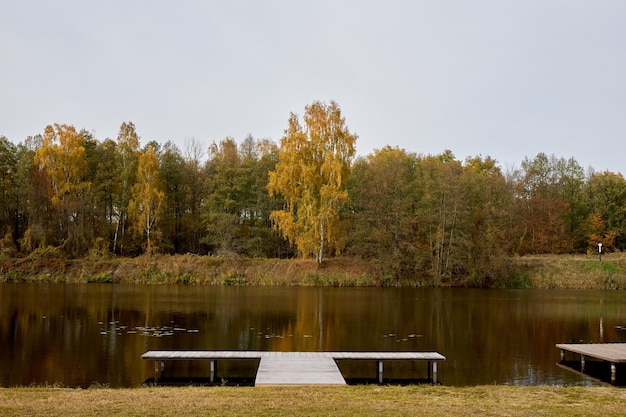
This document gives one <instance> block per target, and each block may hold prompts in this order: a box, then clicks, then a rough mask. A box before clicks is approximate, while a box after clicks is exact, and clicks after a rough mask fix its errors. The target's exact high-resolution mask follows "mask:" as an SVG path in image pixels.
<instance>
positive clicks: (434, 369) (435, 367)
mask: <svg viewBox="0 0 626 417" xmlns="http://www.w3.org/2000/svg"><path fill="white" fill-rule="evenodd" d="M433 384H434V385H437V361H434V362H433Z"/></svg>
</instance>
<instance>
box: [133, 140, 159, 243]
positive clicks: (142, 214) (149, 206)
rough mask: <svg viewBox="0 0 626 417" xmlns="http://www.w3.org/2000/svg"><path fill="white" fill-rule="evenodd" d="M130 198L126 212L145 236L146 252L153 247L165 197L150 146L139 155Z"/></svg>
mask: <svg viewBox="0 0 626 417" xmlns="http://www.w3.org/2000/svg"><path fill="white" fill-rule="evenodd" d="M131 194H132V198H131V200H130V202H129V204H128V214H129V216H130V218H131V219H133V222H134V224H135V226H136V230H137V231H141V232H142V233H143V235H144V236H145V238H146V253H148V254H151V253H152V252H153V251H154V249H155V247H154V240H155V236H154V235H155V230H157V227H156V226H157V222H158V220H159V216H160V214H161V206H162V204H163V200H164V199H165V193H164V192H163V184H162V182H161V178H160V176H159V160H158V158H157V157H156V155H155V154H154V151H153V149H152V146H148V149H147V150H146V152H144V153H142V154H141V155H140V156H139V163H138V166H137V183H136V184H135V185H133V187H132V189H131Z"/></svg>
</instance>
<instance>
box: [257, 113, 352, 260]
mask: <svg viewBox="0 0 626 417" xmlns="http://www.w3.org/2000/svg"><path fill="white" fill-rule="evenodd" d="M356 139H357V136H356V135H354V134H352V133H350V131H349V130H348V127H347V126H346V124H345V120H344V118H343V117H342V115H341V110H340V108H339V106H338V105H337V103H335V102H334V101H331V102H330V104H325V103H322V102H319V101H316V102H314V103H312V104H311V105H309V106H306V107H305V113H304V126H303V125H301V124H300V120H299V118H298V116H297V115H295V114H293V113H292V114H291V115H290V117H289V125H288V127H287V129H286V130H285V134H284V136H283V138H282V139H281V144H280V149H279V162H278V164H277V165H276V169H275V170H274V171H272V172H270V174H269V177H270V179H269V183H268V185H267V189H268V191H269V193H270V195H272V196H273V195H276V194H281V195H282V196H284V198H285V200H286V207H285V208H284V209H283V210H275V211H273V212H272V214H271V219H272V221H273V222H274V225H275V227H276V228H278V229H279V230H280V231H281V232H282V234H283V236H284V237H285V238H287V239H288V240H289V242H290V243H291V244H295V245H296V247H297V249H298V251H299V252H300V254H301V255H302V256H303V257H308V256H310V255H314V256H315V257H316V258H317V262H318V264H321V263H322V259H323V256H324V253H325V252H326V251H328V250H331V249H334V250H336V251H340V250H341V243H342V239H343V236H342V235H343V234H344V233H345V232H344V231H343V228H342V227H341V223H340V216H339V211H340V209H341V208H342V206H343V205H345V204H346V203H347V202H348V201H349V198H348V192H347V190H346V181H347V179H348V176H349V174H350V165H351V162H352V159H353V157H354V153H355V148H354V145H355V142H356Z"/></svg>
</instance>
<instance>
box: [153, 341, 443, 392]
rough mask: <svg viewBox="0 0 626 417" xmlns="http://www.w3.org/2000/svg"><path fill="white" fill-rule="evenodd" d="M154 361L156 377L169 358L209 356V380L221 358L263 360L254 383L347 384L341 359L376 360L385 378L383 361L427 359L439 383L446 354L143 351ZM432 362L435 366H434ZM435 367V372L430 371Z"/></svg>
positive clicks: (378, 376) (431, 377)
mask: <svg viewBox="0 0 626 417" xmlns="http://www.w3.org/2000/svg"><path fill="white" fill-rule="evenodd" d="M141 358H142V359H145V360H153V361H154V371H155V379H157V380H158V377H159V375H160V374H161V372H163V369H164V368H165V362H166V361H181V360H189V361H192V360H208V361H210V362H211V365H210V375H209V378H210V381H211V382H214V381H215V378H216V376H217V375H216V371H217V361H218V360H260V362H259V368H258V370H257V374H256V379H255V385H257V386H260V385H345V384H346V381H345V379H344V377H343V375H342V374H341V372H340V371H339V367H338V366H337V361H338V360H357V361H361V360H369V361H376V362H377V366H376V379H377V381H378V382H379V383H382V382H383V362H384V361H390V360H392V361H426V362H428V379H429V380H431V381H432V382H433V383H434V384H437V382H438V381H437V362H439V361H445V360H446V358H445V356H443V355H441V354H440V353H437V352H266V351H208V350H156V351H148V352H146V353H144V354H143V355H141ZM431 366H432V368H431ZM431 369H432V373H431Z"/></svg>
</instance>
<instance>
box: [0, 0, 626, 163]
mask: <svg viewBox="0 0 626 417" xmlns="http://www.w3.org/2000/svg"><path fill="white" fill-rule="evenodd" d="M3 3H4V4H3V5H2V6H0V135H4V136H6V137H8V138H9V139H10V140H12V141H13V142H14V143H18V142H21V141H22V140H24V139H25V138H26V137H27V136H29V135H35V134H38V133H43V130H44V127H45V126H46V125H48V124H53V123H65V124H72V125H74V126H75V127H76V128H77V129H82V128H85V129H87V130H89V131H92V132H93V133H94V134H95V136H96V138H98V139H100V140H104V139H106V138H112V139H115V138H117V133H118V131H119V127H120V125H121V123H122V122H124V121H132V122H133V123H134V124H135V126H136V129H137V133H138V134H139V135H140V137H141V143H142V145H143V144H145V143H146V142H148V141H150V140H155V141H157V142H159V143H165V142H166V141H168V140H171V141H173V142H174V143H176V144H177V145H178V146H179V147H180V149H181V151H184V145H185V143H186V141H187V140H188V139H189V138H195V139H196V140H197V141H199V142H201V143H203V144H204V145H207V146H208V145H209V144H210V143H211V142H213V141H216V142H218V141H220V140H222V139H224V138H226V137H228V136H230V137H234V138H235V139H236V140H237V141H238V142H241V141H242V140H243V139H244V138H245V137H246V136H247V135H248V134H251V135H252V136H253V137H255V138H259V139H260V138H270V139H272V140H274V141H275V142H277V143H279V142H280V139H281V137H282V134H283V131H284V129H285V128H286V127H287V120H288V118H289V114H290V112H294V113H296V114H299V115H302V114H303V113H304V107H305V105H307V104H310V103H312V102H313V101H315V100H321V101H329V100H335V101H336V102H337V103H338V104H339V106H340V107H341V109H342V113H343V115H344V117H345V119H346V124H347V126H348V127H349V129H350V131H351V132H353V133H356V134H357V135H358V137H359V139H358V140H357V153H358V154H359V155H367V154H369V153H371V152H373V150H374V149H380V148H382V147H384V146H386V145H391V146H398V147H400V148H404V149H406V150H407V151H410V152H416V153H418V154H438V153H441V152H442V151H444V150H445V149H450V150H451V151H452V152H453V153H454V155H455V156H456V157H457V158H459V159H465V158H466V157H468V156H475V155H479V154H480V155H483V156H491V157H493V158H495V159H496V160H497V161H498V162H499V164H500V165H501V166H502V167H503V168H507V167H512V166H519V165H520V163H521V161H522V160H523V159H524V157H529V158H533V157H534V156H536V155H537V153H539V152H544V153H546V154H548V155H550V154H554V155H556V156H557V157H565V158H570V157H573V158H575V159H576V160H577V161H578V162H579V163H580V164H581V165H582V166H583V167H584V168H587V167H589V166H591V167H593V168H594V169H595V170H596V171H603V170H610V171H613V172H622V173H626V158H625V157H626V152H625V151H626V1H624V0H476V1H474V0H431V1H421V0H407V1H399V0H397V1H396V0H387V1H384V2H383V1H377V2H374V1H367V0H365V1H341V0H332V1H325V0H316V1H296V0H291V1H288V0H285V1H280V0H275V1H272V0H269V1H261V0H249V1H200V0H179V1H173V0H172V1H166V0H124V1H121V0H102V1H99V2H94V1H86V0H76V1H72V0H55V1H50V0H20V1H4V2H3Z"/></svg>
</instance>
